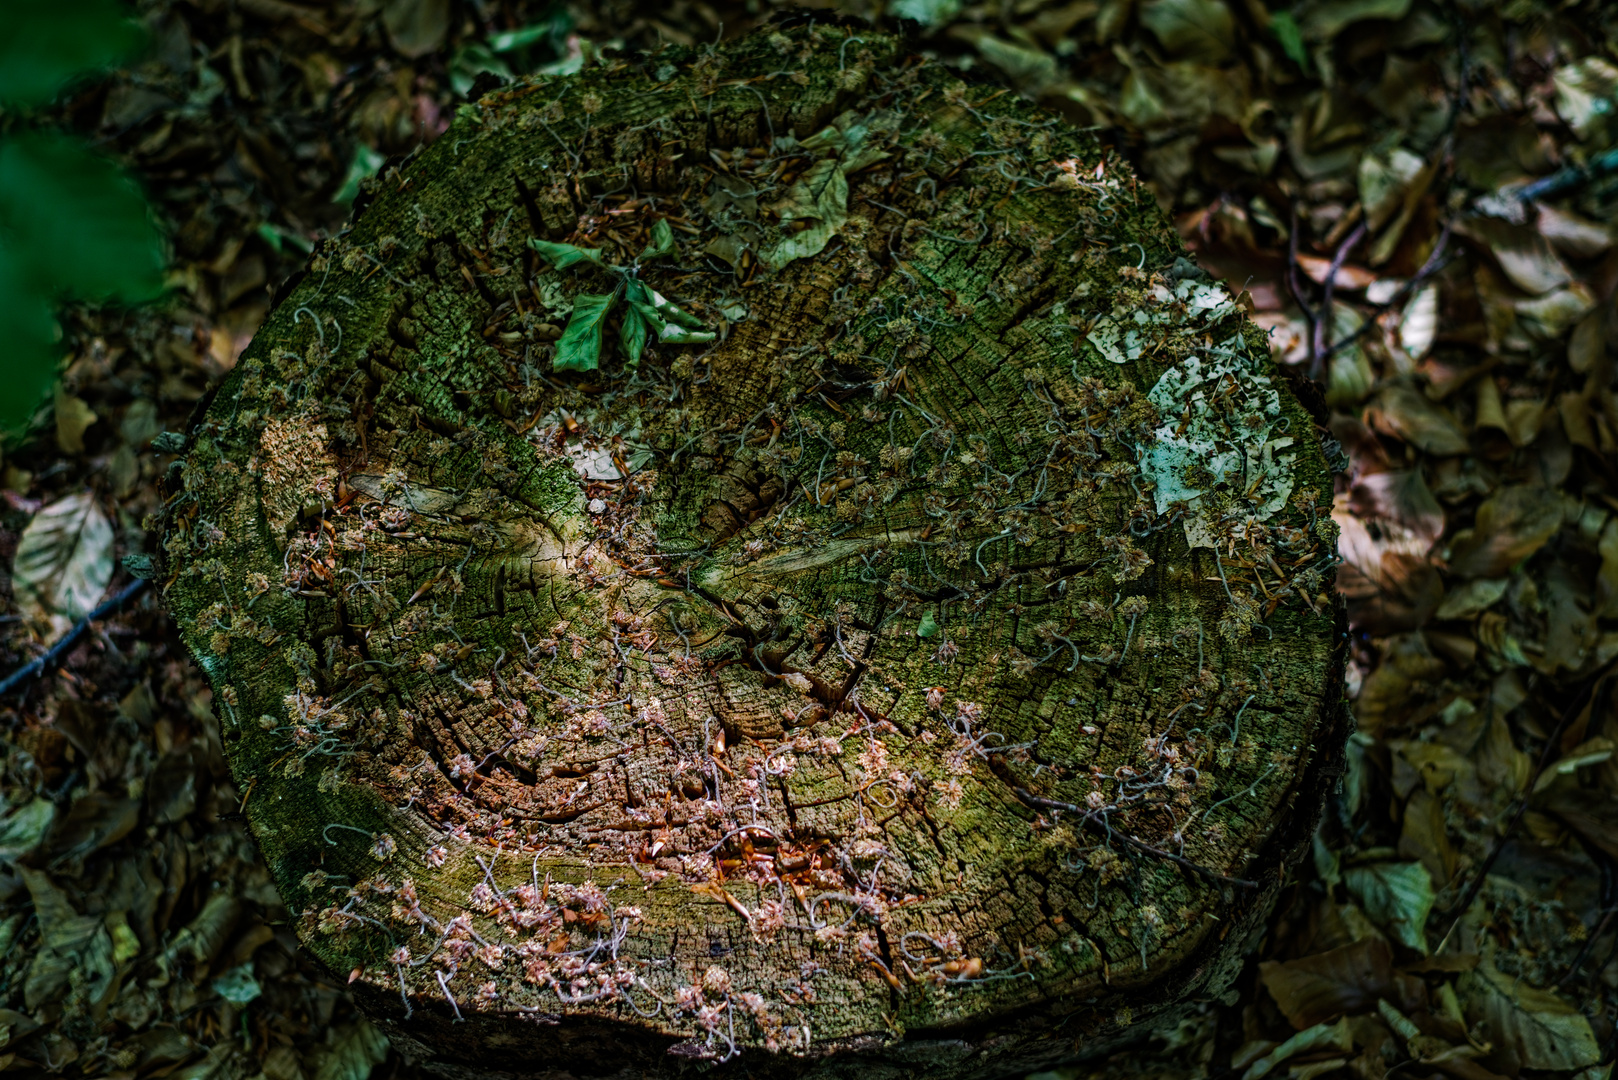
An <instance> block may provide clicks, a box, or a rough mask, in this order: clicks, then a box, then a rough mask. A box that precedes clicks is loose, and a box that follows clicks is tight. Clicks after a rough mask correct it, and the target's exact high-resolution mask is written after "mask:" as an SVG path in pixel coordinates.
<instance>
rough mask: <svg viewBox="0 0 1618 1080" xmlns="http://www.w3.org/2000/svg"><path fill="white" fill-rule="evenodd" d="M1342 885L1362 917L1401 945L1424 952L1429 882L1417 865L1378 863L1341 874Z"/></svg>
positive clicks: (1430, 902)
mask: <svg viewBox="0 0 1618 1080" xmlns="http://www.w3.org/2000/svg"><path fill="white" fill-rule="evenodd" d="M1343 884H1345V885H1347V886H1348V891H1349V892H1351V893H1353V894H1354V896H1355V897H1356V898H1357V899H1358V900H1359V902H1360V907H1362V908H1364V909H1365V914H1366V916H1367V917H1368V918H1369V919H1370V920H1371V921H1372V922H1373V923H1375V924H1376V925H1378V926H1380V927H1381V928H1382V929H1384V930H1386V931H1387V932H1388V933H1389V934H1392V935H1393V937H1394V938H1395V939H1396V940H1398V941H1400V942H1401V943H1403V944H1405V945H1408V946H1410V948H1412V949H1415V950H1416V951H1418V952H1421V953H1426V952H1427V933H1426V926H1427V915H1428V913H1430V912H1431V911H1432V910H1433V879H1432V875H1431V874H1429V873H1428V872H1427V868H1426V867H1425V866H1423V865H1422V864H1421V863H1419V862H1409V863H1395V862H1378V863H1370V864H1367V865H1364V866H1351V867H1349V868H1348V869H1347V870H1345V871H1343Z"/></svg>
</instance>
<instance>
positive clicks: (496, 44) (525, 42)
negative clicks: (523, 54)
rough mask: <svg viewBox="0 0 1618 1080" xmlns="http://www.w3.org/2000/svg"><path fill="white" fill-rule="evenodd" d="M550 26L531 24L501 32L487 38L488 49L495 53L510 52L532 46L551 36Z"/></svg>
mask: <svg viewBox="0 0 1618 1080" xmlns="http://www.w3.org/2000/svg"><path fill="white" fill-rule="evenodd" d="M551 29H552V27H551V24H550V23H548V22H542V23H532V24H530V25H528V26H520V27H518V28H517V29H515V30H503V31H501V32H500V33H498V34H493V35H491V36H490V37H489V48H491V49H493V50H494V51H495V52H497V53H503V52H510V51H511V50H513V49H521V48H524V47H526V46H529V45H532V44H533V43H534V42H536V41H540V40H543V39H544V38H547V37H549V36H550V35H551Z"/></svg>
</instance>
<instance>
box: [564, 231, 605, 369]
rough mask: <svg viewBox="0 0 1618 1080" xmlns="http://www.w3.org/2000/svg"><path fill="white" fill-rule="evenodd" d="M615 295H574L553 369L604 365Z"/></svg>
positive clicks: (589, 367) (590, 367) (591, 367)
mask: <svg viewBox="0 0 1618 1080" xmlns="http://www.w3.org/2000/svg"><path fill="white" fill-rule="evenodd" d="M564 246H565V245H564ZM575 250H582V249H575ZM616 299H617V294H616V293H579V294H578V295H577V296H575V297H574V298H573V315H572V317H571V318H569V319H568V321H567V328H566V329H565V330H563V331H562V339H561V340H560V341H558V342H557V343H556V360H555V362H554V363H552V365H551V368H552V370H554V371H594V370H596V369H597V368H599V367H600V366H601V334H602V330H603V328H604V327H605V325H606V322H607V312H608V311H611V310H612V304H613V301H614V300H616Z"/></svg>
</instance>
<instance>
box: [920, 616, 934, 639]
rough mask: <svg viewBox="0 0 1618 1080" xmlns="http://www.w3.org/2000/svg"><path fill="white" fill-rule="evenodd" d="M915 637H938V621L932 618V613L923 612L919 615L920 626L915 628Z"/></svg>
mask: <svg viewBox="0 0 1618 1080" xmlns="http://www.w3.org/2000/svg"><path fill="white" fill-rule="evenodd" d="M916 636H917V637H919V638H931V637H937V636H938V620H937V619H935V618H933V613H932V612H930V611H924V612H922V613H921V625H920V626H918V627H916Z"/></svg>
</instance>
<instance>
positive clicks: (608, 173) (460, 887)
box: [164, 18, 1346, 1077]
mask: <svg viewBox="0 0 1618 1080" xmlns="http://www.w3.org/2000/svg"><path fill="white" fill-rule="evenodd" d="M366 202H367V205H365V207H364V208H363V210H362V211H361V212H359V213H358V214H357V217H356V221H355V223H354V225H353V227H352V228H351V229H350V230H349V231H347V232H346V233H344V234H342V235H341V236H339V237H337V238H335V239H333V240H331V241H329V242H327V243H325V244H323V245H322V246H321V248H320V249H319V250H318V252H317V253H316V255H315V257H314V258H313V260H312V261H311V263H310V266H309V268H308V271H307V273H306V274H305V275H304V276H303V277H302V279H301V280H300V281H299V282H297V283H296V285H295V287H293V288H292V289H291V291H290V293H289V294H288V296H287V298H286V299H285V300H284V301H283V302H282V303H280V304H279V306H278V307H277V308H276V310H275V311H274V312H273V314H272V315H271V317H270V318H269V320H268V321H267V323H266V324H265V327H264V329H263V330H262V331H261V332H260V333H259V335H258V336H257V338H256V339H255V341H254V342H253V344H252V346H251V347H250V348H249V349H248V350H247V351H246V353H245V354H244V355H243V357H242V360H241V362H240V363H239V364H238V365H237V367H236V369H235V370H234V371H233V372H232V374H231V376H230V377H229V378H228V379H227V380H226V382H225V383H224V385H223V386H222V387H221V388H220V390H219V391H218V392H217V394H216V395H215V397H214V398H213V399H212V401H211V402H210V403H209V404H208V407H207V409H206V411H205V413H204V414H203V415H201V417H200V419H199V422H198V423H197V425H196V426H195V427H194V429H193V430H192V432H191V433H190V436H189V444H188V452H187V457H186V459H185V462H184V465H183V467H182V468H181V469H180V470H179V471H178V474H177V477H176V480H175V482H174V484H173V487H172V490H171V491H170V493H169V499H168V503H167V507H166V510H165V519H164V520H165V539H164V551H165V559H166V572H167V573H166V576H167V581H166V585H165V592H166V596H167V599H168V602H169V604H170V605H171V606H172V608H173V610H174V612H175V613H176V615H177V617H178V618H179V620H180V622H181V624H182V626H183V628H184V631H185V635H186V640H187V643H188V645H189V647H190V648H191V650H192V652H193V654H194V656H195V657H196V659H197V662H198V663H199V664H200V665H201V666H202V667H203V668H204V669H205V670H206V672H207V673H208V675H209V677H210V679H211V680H212V682H213V686H214V690H215V702H216V706H217V709H218V712H219V715H220V721H221V727H222V731H223V735H224V740H225V745H226V748H227V751H228V756H229V759H230V763H231V767H232V769H233V770H234V772H235V774H236V776H237V778H238V780H239V782H240V786H241V790H242V791H243V792H244V810H245V813H246V814H247V816H248V818H249V820H250V821H251V823H252V827H253V830H254V832H255V835H256V836H257V838H258V840H259V842H260V844H261V845H262V847H263V850H264V854H265V857H266V859H267V860H268V862H269V865H270V867H271V868H272V870H273V872H274V873H275V875H276V879H277V881H278V883H279V886H280V888H281V891H282V896H283V898H284V899H285V901H286V902H287V904H288V906H289V907H290V908H291V909H292V910H293V911H294V912H296V913H298V917H299V922H298V930H299V934H300V937H301V938H302V940H303V942H304V943H305V944H306V945H307V946H308V947H309V948H310V949H312V950H313V952H314V953H315V954H316V955H317V956H319V957H320V958H321V959H322V960H323V961H324V962H326V963H327V964H329V965H330V966H331V968H332V969H334V970H335V971H338V972H342V973H348V972H353V978H352V980H351V982H352V985H353V988H354V990H355V991H356V993H357V994H358V995H359V997H360V999H361V1001H362V1002H363V1003H365V1005H366V1006H367V1008H368V1009H369V1010H370V1011H371V1012H372V1013H373V1015H375V1016H376V1017H377V1018H378V1020H379V1022H381V1023H383V1024H384V1025H385V1026H386V1027H387V1029H388V1030H389V1031H390V1033H391V1034H392V1035H393V1037H394V1038H395V1039H396V1040H400V1041H401V1043H402V1045H404V1046H406V1047H407V1048H409V1050H410V1052H411V1053H413V1054H415V1055H417V1056H419V1057H421V1058H422V1059H423V1060H425V1061H426V1062H428V1064H429V1065H432V1066H433V1067H435V1068H437V1069H439V1070H440V1071H443V1072H446V1073H449V1074H453V1075H468V1076H469V1075H494V1074H501V1073H509V1074H520V1075H528V1076H553V1075H554V1076H563V1075H567V1076H609V1075H613V1076H615V1075H623V1076H630V1075H634V1076H642V1075H661V1074H664V1073H669V1074H672V1073H674V1072H678V1071H680V1070H681V1069H682V1068H689V1067H691V1065H692V1064H693V1063H694V1062H695V1063H701V1064H703V1066H704V1067H705V1068H706V1067H712V1066H715V1065H717V1066H719V1067H720V1068H721V1070H722V1071H723V1072H724V1073H725V1074H726V1075H730V1074H732V1073H734V1074H735V1075H741V1074H742V1073H747V1074H749V1075H758V1076H780V1077H789V1076H800V1075H811V1074H812V1075H815V1076H843V1075H854V1074H855V1072H861V1073H864V1072H866V1071H868V1070H869V1069H871V1068H873V1067H878V1066H880V1067H881V1068H882V1069H885V1070H887V1071H885V1072H883V1073H882V1075H885V1076H895V1077H898V1076H918V1077H919V1076H937V1077H955V1076H961V1077H964V1076H978V1075H1011V1074H1014V1073H1017V1072H1019V1071H1021V1072H1027V1071H1029V1070H1031V1069H1036V1068H1042V1067H1048V1066H1051V1065H1054V1064H1058V1063H1060V1062H1063V1061H1067V1060H1071V1059H1072V1058H1074V1057H1075V1056H1076V1055H1078V1054H1081V1053H1084V1052H1086V1051H1087V1050H1094V1049H1095V1048H1096V1047H1099V1046H1105V1045H1109V1044H1110V1043H1111V1042H1115V1041H1116V1040H1117V1039H1118V1038H1119V1037H1121V1036H1125V1035H1127V1034H1128V1029H1129V1027H1130V1025H1131V1022H1132V1021H1138V1020H1144V1019H1146V1018H1147V1017H1149V1016H1153V1015H1162V1014H1164V1013H1165V1011H1166V1010H1171V1009H1173V1008H1174V1007H1176V1006H1183V1005H1184V1004H1185V1003H1187V1002H1190V1001H1192V1000H1194V999H1197V998H1206V997H1208V996H1210V995H1217V994H1218V993H1220V992H1222V991H1223V988H1224V985H1225V983H1226V982H1227V981H1228V979H1229V978H1230V977H1231V975H1232V974H1233V972H1234V971H1235V969H1236V967H1237V966H1238V965H1239V963H1240V955H1241V950H1242V948H1243V947H1244V945H1245V943H1246V942H1247V941H1248V940H1249V939H1250V938H1251V936H1252V934H1253V932H1254V929H1255V928H1256V927H1258V926H1259V925H1260V924H1261V920H1262V918H1263V915H1264V913H1265V911H1266V910H1267V909H1268V905H1269V903H1270V901H1271V900H1272V899H1273V897H1274V894H1275V892H1276V890H1277V889H1278V888H1279V884H1280V879H1281V876H1282V874H1283V873H1284V871H1285V867H1286V865H1287V862H1288V860H1289V859H1291V858H1294V857H1295V856H1296V854H1297V853H1298V852H1299V851H1300V850H1301V847H1302V845H1303V844H1304V843H1305V842H1306V840H1307V837H1308V835H1309V833H1310V831H1311V830H1312V828H1313V823H1314V821H1315V819H1316V817H1317V816H1318V812H1319V809H1320V806H1321V804H1322V802H1323V800H1324V796H1325V792H1326V790H1327V787H1328V786H1329V783H1330V780H1331V778H1332V776H1333V775H1334V774H1335V770H1336V768H1337V767H1338V763H1339V761H1340V750H1341V742H1342V738H1343V736H1344V730H1345V724H1346V714H1345V712H1344V709H1343V706H1342V700H1341V691H1340V685H1339V684H1340V678H1341V673H1342V653H1341V649H1340V642H1341V641H1342V638H1343V635H1342V632H1341V626H1340V620H1339V618H1338V616H1337V610H1338V607H1337V604H1336V601H1335V599H1334V598H1333V596H1332V591H1331V588H1332V586H1331V582H1332V576H1333V575H1332V567H1333V565H1334V563H1335V546H1334V545H1335V530H1334V528H1333V526H1332V524H1331V519H1330V516H1329V513H1328V510H1329V506H1330V500H1331V481H1330V476H1329V473H1328V470H1327V468H1326V465H1325V462H1324V459H1323V454H1322V451H1321V447H1320V443H1319V439H1318V437H1317V435H1316V429H1315V428H1314V426H1313V424H1312V421H1311V418H1310V417H1309V415H1308V414H1307V413H1306V412H1305V411H1304V410H1303V409H1302V408H1301V407H1300V406H1299V405H1298V403H1297V401H1296V400H1295V399H1294V397H1293V396H1292V395H1291V393H1290V392H1289V391H1288V390H1287V389H1286V387H1285V385H1284V382H1283V381H1282V380H1281V379H1280V378H1279V377H1278V375H1277V373H1276V371H1275V369H1274V368H1273V366H1272V365H1271V362H1270V360H1269V355H1268V349H1267V347H1266V342H1265V340H1264V337H1263V334H1262V333H1261V332H1260V331H1259V330H1257V329H1256V328H1255V327H1254V326H1253V325H1252V324H1251V323H1250V322H1248V321H1247V320H1246V319H1245V317H1244V314H1243V312H1242V310H1241V307H1240V306H1239V304H1238V302H1237V301H1236V300H1235V299H1234V298H1232V297H1231V296H1230V295H1229V293H1227V292H1226V291H1225V290H1223V289H1222V288H1220V287H1218V286H1215V285H1211V284H1208V283H1206V281H1205V280H1204V279H1202V278H1201V277H1200V276H1199V275H1198V274H1196V273H1195V272H1194V268H1191V267H1190V264H1189V263H1188V262H1186V260H1185V259H1184V258H1183V254H1184V252H1183V248H1182V247H1181V245H1180V244H1179V242H1178V240H1177V239H1176V237H1175V236H1174V234H1173V232H1172V230H1171V229H1170V227H1169V225H1168V223H1167V222H1166V221H1165V219H1164V217H1163V215H1162V214H1161V213H1160V212H1159V210H1158V209H1157V207H1156V205H1155V203H1154V201H1153V199H1152V197H1151V195H1150V193H1149V192H1147V191H1144V190H1141V189H1140V188H1139V187H1138V185H1137V184H1136V182H1135V180H1134V178H1133V177H1132V176H1131V175H1130V173H1129V171H1128V169H1127V167H1126V166H1125V165H1124V164H1123V163H1122V162H1121V161H1120V160H1119V159H1117V158H1116V157H1115V156H1113V155H1111V154H1109V153H1104V152H1103V151H1102V150H1101V149H1100V148H1099V147H1098V145H1097V144H1096V142H1095V141H1094V140H1093V139H1092V138H1091V137H1090V136H1089V135H1087V134H1085V133H1083V132H1078V131H1075V130H1073V129H1072V128H1070V127H1068V126H1066V125H1065V124H1064V123H1063V122H1061V121H1060V120H1059V119H1058V118H1056V117H1053V116H1050V115H1048V114H1044V113H1041V112H1039V111H1038V110H1036V109H1034V108H1033V107H1031V106H1029V105H1027V104H1026V103H1024V102H1021V101H1019V100H1018V99H1016V98H1015V97H1014V96H1013V95H1011V94H1009V93H1007V92H1005V91H1004V90H1002V89H1000V88H997V87H994V86H989V85H983V84H969V83H964V82H962V81H960V79H959V78H958V76H957V75H956V74H955V73H952V72H951V71H949V70H947V69H945V68H944V67H942V66H940V65H938V64H936V63H933V62H927V61H924V60H922V59H920V58H918V57H914V56H910V55H908V54H907V52H906V51H905V49H904V47H903V43H902V42H900V41H898V40H897V39H895V38H893V37H891V36H887V35H884V34H880V33H877V32H874V31H872V30H869V29H861V28H856V27H852V26H848V25H843V24H840V23H837V22H835V21H830V22H828V21H827V20H825V19H824V18H817V19H816V20H813V21H811V20H808V19H800V20H798V21H796V22H794V21H787V22H784V23H782V24H780V25H778V26H776V27H773V28H770V29H768V30H766V31H762V32H760V33H758V34H755V35H754V36H752V37H749V38H747V39H745V40H742V41H740V42H738V43H735V44H733V45H729V46H725V47H722V48H716V49H703V50H697V51H689V50H680V49H669V50H667V51H665V52H664V53H661V54H659V55H656V56H651V57H645V58H642V59H641V60H638V61H635V62H622V63H615V64H614V65H613V66H611V67H610V68H607V69H594V70H591V71H588V72H585V73H584V74H581V75H578V76H573V77H567V78H549V79H546V78H536V79H528V80H520V81H518V82H516V83H514V84H512V85H511V86H509V87H507V88H505V89H502V90H499V91H497V92H495V93H493V94H490V95H488V96H485V97H484V98H483V99H482V100H481V101H479V102H477V103H476V104H473V105H468V106H465V107H464V108H462V109H461V110H460V113H459V114H458V115H457V117H456V119H455V122H454V124H453V125H452V126H451V128H450V130H449V131H448V132H447V133H446V134H444V135H443V136H442V137H440V138H439V139H438V140H437V141H436V142H435V143H434V144H433V145H432V146H431V147H430V148H428V149H426V150H424V151H422V152H421V153H420V154H418V155H416V156H414V157H412V158H410V159H408V160H406V161H404V162H402V163H399V164H397V165H395V166H393V167H390V168H388V169H387V170H385V171H384V173H383V174H382V175H381V176H380V177H378V178H377V180H376V181H374V183H373V184H372V185H371V188H370V190H369V192H368V193H367V195H366Z"/></svg>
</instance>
